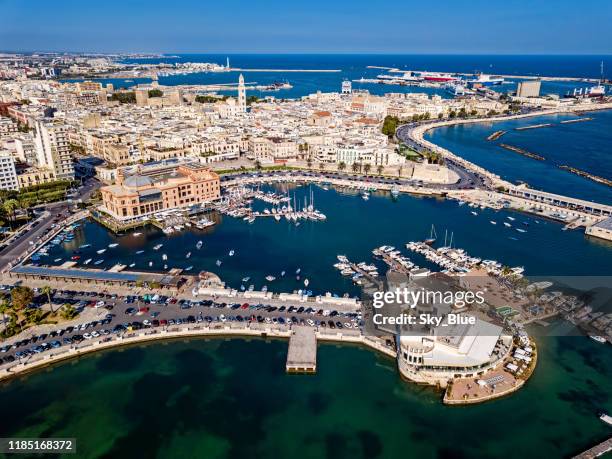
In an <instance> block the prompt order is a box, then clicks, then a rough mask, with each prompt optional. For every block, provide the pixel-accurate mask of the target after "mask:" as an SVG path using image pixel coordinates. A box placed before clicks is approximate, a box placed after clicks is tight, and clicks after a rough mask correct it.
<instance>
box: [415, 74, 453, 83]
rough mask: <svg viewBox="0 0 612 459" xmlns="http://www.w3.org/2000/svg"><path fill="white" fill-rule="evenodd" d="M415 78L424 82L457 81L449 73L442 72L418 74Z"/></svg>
mask: <svg viewBox="0 0 612 459" xmlns="http://www.w3.org/2000/svg"><path fill="white" fill-rule="evenodd" d="M417 76H418V77H419V78H421V79H422V80H424V81H436V82H439V83H444V82H447V81H455V80H457V78H456V77H454V76H452V75H451V74H450V73H442V72H418V73H417Z"/></svg>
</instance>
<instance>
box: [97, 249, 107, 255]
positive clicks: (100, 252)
mask: <svg viewBox="0 0 612 459" xmlns="http://www.w3.org/2000/svg"><path fill="white" fill-rule="evenodd" d="M104 252H106V249H100V250H96V253H97V254H98V255H102V254H103V253H104Z"/></svg>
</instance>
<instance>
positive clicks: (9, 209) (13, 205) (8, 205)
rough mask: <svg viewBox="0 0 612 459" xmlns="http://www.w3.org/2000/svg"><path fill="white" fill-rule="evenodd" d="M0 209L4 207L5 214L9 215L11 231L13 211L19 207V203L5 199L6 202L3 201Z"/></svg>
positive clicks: (13, 217)
mask: <svg viewBox="0 0 612 459" xmlns="http://www.w3.org/2000/svg"><path fill="white" fill-rule="evenodd" d="M2 207H4V210H5V211H6V213H7V214H8V215H10V217H11V219H10V221H11V229H13V222H14V221H15V209H17V208H18V207H19V202H17V200H16V199H7V200H6V201H4V204H2Z"/></svg>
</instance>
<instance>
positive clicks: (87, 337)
mask: <svg viewBox="0 0 612 459" xmlns="http://www.w3.org/2000/svg"><path fill="white" fill-rule="evenodd" d="M83 338H85V339H91V338H93V336H91V335H90V334H89V333H85V334H84V335H83Z"/></svg>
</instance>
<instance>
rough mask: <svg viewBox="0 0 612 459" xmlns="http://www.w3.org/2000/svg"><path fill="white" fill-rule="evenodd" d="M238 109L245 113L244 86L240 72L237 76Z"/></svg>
mask: <svg viewBox="0 0 612 459" xmlns="http://www.w3.org/2000/svg"><path fill="white" fill-rule="evenodd" d="M238 110H239V111H240V112H242V113H246V111H247V103H246V88H245V87H244V77H243V76H242V73H241V74H240V77H239V78H238Z"/></svg>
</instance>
